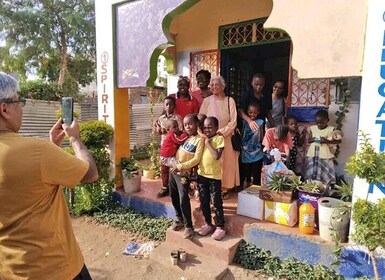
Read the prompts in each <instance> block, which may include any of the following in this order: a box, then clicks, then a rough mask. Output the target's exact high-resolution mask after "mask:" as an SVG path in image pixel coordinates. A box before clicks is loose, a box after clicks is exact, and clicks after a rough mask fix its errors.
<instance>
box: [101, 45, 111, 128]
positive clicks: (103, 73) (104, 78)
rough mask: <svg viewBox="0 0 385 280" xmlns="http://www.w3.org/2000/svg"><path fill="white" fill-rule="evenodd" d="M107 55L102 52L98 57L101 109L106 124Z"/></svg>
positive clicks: (107, 115)
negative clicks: (101, 89) (101, 87)
mask: <svg viewBox="0 0 385 280" xmlns="http://www.w3.org/2000/svg"><path fill="white" fill-rule="evenodd" d="M108 58H109V55H108V53H107V52H103V53H102V54H101V55H100V61H101V66H100V68H101V70H102V71H101V76H100V77H101V78H100V83H101V84H102V85H103V91H102V105H103V106H102V108H103V115H102V117H103V119H104V121H105V122H107V119H108V117H109V114H108V111H107V108H108V106H107V105H108V93H107V92H106V82H107V79H108V70H107V62H108Z"/></svg>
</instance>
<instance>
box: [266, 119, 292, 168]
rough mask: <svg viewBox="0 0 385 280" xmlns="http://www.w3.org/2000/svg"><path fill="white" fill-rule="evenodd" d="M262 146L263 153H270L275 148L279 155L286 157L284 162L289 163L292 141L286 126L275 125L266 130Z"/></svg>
mask: <svg viewBox="0 0 385 280" xmlns="http://www.w3.org/2000/svg"><path fill="white" fill-rule="evenodd" d="M262 145H263V146H264V148H263V151H264V152H265V151H267V152H270V151H271V150H272V149H274V148H277V149H278V150H279V151H280V152H281V154H284V155H286V161H287V162H290V159H289V155H290V148H291V147H293V141H292V140H291V135H290V133H289V127H288V126H287V125H277V126H276V127H273V128H269V129H268V130H266V134H265V137H264V138H263V141H262Z"/></svg>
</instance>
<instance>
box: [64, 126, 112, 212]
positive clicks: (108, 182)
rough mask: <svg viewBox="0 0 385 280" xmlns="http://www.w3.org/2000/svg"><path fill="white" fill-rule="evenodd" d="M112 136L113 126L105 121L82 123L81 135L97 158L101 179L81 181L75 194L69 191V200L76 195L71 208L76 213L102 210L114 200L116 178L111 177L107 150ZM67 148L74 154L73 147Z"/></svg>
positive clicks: (95, 158)
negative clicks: (90, 181)
mask: <svg viewBox="0 0 385 280" xmlns="http://www.w3.org/2000/svg"><path fill="white" fill-rule="evenodd" d="M112 136H113V129H112V127H111V126H110V125H108V124H106V123H105V122H103V121H88V122H85V123H82V124H81V125H80V137H81V138H82V141H83V143H84V144H85V145H86V146H87V147H88V150H89V152H90V153H91V155H92V157H93V158H94V160H95V163H96V166H97V167H98V172H99V179H98V180H97V181H96V182H94V183H80V184H79V185H77V186H76V188H75V193H74V194H71V193H69V191H67V194H66V197H67V198H68V200H70V199H69V198H70V197H71V195H72V196H73V197H74V201H73V203H72V204H71V203H70V205H69V208H70V210H71V212H72V213H74V214H75V215H81V214H85V213H88V214H89V213H93V212H95V211H101V210H103V209H105V208H106V207H108V205H109V204H110V203H111V202H112V188H113V186H114V182H115V179H110V169H111V160H110V156H109V153H108V151H107V146H108V143H109V141H110V140H111V138H112ZM66 150H67V152H69V153H71V154H73V150H72V148H66Z"/></svg>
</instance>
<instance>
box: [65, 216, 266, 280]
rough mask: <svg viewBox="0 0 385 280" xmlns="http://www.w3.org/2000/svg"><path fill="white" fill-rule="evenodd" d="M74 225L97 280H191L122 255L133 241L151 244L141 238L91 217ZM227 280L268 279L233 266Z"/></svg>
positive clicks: (76, 221)
mask: <svg viewBox="0 0 385 280" xmlns="http://www.w3.org/2000/svg"><path fill="white" fill-rule="evenodd" d="M72 224H73V228H74V231H75V236H76V239H77V240H78V243H79V245H80V248H81V250H82V252H83V255H84V258H85V263H86V265H87V267H88V269H89V271H90V273H91V276H92V278H93V279H94V280H102V279H103V280H104V279H106V280H123V279H124V280H126V279H135V280H140V279H144V280H146V279H151V280H155V279H156V280H158V279H159V280H163V279H164V280H166V279H167V280H173V279H184V280H187V279H186V278H183V277H181V275H180V273H178V272H177V271H174V270H173V269H171V268H168V267H166V266H163V265H161V264H159V263H157V262H156V261H153V260H151V259H145V258H134V257H131V256H125V255H122V251H123V249H124V248H125V246H126V244H127V243H128V242H129V241H137V242H146V241H147V240H145V239H143V238H141V237H139V236H137V235H134V234H131V233H128V232H125V231H122V230H118V229H115V228H112V227H108V226H106V225H100V224H97V223H95V222H94V221H93V220H92V218H90V217H81V218H73V220H72ZM223 279H225V280H231V279H242V280H243V279H268V278H264V277H261V276H255V273H253V272H252V271H249V270H246V269H242V268H240V267H237V266H234V265H231V266H230V267H229V272H228V273H227V274H226V276H225V277H224V278H223Z"/></svg>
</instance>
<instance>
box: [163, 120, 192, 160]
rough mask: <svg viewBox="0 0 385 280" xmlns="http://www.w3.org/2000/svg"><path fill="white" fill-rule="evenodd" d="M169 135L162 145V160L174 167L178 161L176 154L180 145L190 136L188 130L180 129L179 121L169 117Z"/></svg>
mask: <svg viewBox="0 0 385 280" xmlns="http://www.w3.org/2000/svg"><path fill="white" fill-rule="evenodd" d="M167 131H168V132H167V135H166V138H165V139H164V140H163V143H162V146H161V147H160V161H161V162H162V164H163V165H165V166H167V167H174V166H175V165H177V164H178V163H179V162H177V160H176V158H175V155H176V152H177V150H178V148H179V145H181V144H183V143H184V142H185V141H186V139H187V138H188V134H187V133H186V132H182V131H180V130H179V124H178V121H177V120H175V119H169V120H168V121H167Z"/></svg>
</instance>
